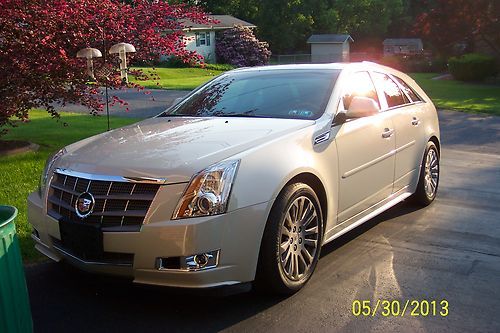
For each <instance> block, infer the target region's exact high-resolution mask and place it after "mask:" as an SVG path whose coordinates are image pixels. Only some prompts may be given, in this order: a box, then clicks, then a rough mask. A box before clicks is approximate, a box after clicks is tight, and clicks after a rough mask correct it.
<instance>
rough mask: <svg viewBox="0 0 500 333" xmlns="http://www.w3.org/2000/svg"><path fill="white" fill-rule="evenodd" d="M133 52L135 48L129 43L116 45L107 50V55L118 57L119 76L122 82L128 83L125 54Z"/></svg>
mask: <svg viewBox="0 0 500 333" xmlns="http://www.w3.org/2000/svg"><path fill="white" fill-rule="evenodd" d="M128 52H135V47H134V45H132V44H129V43H118V44H115V45H113V46H111V48H110V49H109V54H116V53H118V56H119V57H120V76H121V78H122V80H123V81H125V82H126V83H128V76H127V53H128Z"/></svg>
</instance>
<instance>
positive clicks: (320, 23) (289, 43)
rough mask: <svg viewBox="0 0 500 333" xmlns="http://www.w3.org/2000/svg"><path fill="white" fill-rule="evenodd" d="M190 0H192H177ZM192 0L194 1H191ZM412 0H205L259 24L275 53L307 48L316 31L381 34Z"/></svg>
mask: <svg viewBox="0 0 500 333" xmlns="http://www.w3.org/2000/svg"><path fill="white" fill-rule="evenodd" d="M177 1H181V2H186V1H189V0H184V1H182V0H177ZM191 1H192V0H191ZM403 1H408V0H355V1H345V0H201V1H197V3H199V4H200V5H201V6H203V7H204V8H205V9H206V10H207V11H209V12H211V13H214V14H230V15H234V16H237V17H238V18H241V19H243V20H246V21H249V22H252V23H254V24H255V25H257V33H256V34H257V37H258V38H259V39H261V40H265V41H267V42H269V45H270V47H271V49H272V51H273V52H274V53H278V54H280V53H289V52H296V51H298V50H305V49H306V48H307V44H306V40H307V38H308V37H309V36H310V35H311V34H313V33H349V34H351V35H353V36H354V37H355V39H356V40H357V39H358V38H364V37H373V36H379V37H380V36H381V35H383V34H385V33H386V31H387V28H388V27H389V25H390V24H391V23H392V21H393V20H395V19H397V18H398V17H399V16H400V15H401V13H402V12H403V9H404V6H403V5H404V4H403Z"/></svg>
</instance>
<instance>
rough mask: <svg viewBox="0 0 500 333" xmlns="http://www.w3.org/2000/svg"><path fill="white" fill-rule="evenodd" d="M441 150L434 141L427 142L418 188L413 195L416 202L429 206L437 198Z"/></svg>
mask: <svg viewBox="0 0 500 333" xmlns="http://www.w3.org/2000/svg"><path fill="white" fill-rule="evenodd" d="M439 172H440V166H439V151H438V149H437V147H436V144H435V143H434V142H432V141H429V142H428V143H427V147H426V149H425V154H424V158H423V160H422V166H421V168H420V178H419V180H418V185H417V190H416V191H415V193H414V194H413V196H412V199H413V201H414V202H416V203H418V204H420V205H422V206H427V205H429V204H430V203H431V202H432V201H434V199H435V198H436V194H437V190H438V185H439Z"/></svg>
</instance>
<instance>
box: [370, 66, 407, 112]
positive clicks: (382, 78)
mask: <svg viewBox="0 0 500 333" xmlns="http://www.w3.org/2000/svg"><path fill="white" fill-rule="evenodd" d="M374 79H375V84H376V85H377V86H378V87H379V88H380V89H381V90H382V91H383V92H384V95H385V99H386V100H387V105H388V107H390V108H392V107H394V106H398V105H403V104H406V101H405V97H404V95H403V92H402V91H401V90H399V87H398V85H397V84H396V82H394V81H393V80H392V79H391V78H390V77H389V76H387V75H385V74H382V73H374Z"/></svg>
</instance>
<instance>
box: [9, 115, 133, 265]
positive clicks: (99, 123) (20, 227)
mask: <svg viewBox="0 0 500 333" xmlns="http://www.w3.org/2000/svg"><path fill="white" fill-rule="evenodd" d="M61 116H62V120H61V121H60V122H59V123H58V122H56V121H55V120H53V119H52V118H51V117H50V116H49V115H48V114H47V112H45V111H37V110H35V111H32V112H31V113H30V119H31V121H30V122H28V123H22V124H20V125H19V127H17V128H12V129H10V132H9V133H8V134H7V135H6V136H5V137H3V138H2V139H5V140H25V141H30V142H34V143H37V144H39V145H40V149H39V150H38V151H37V152H30V153H24V154H19V155H14V156H0V175H1V183H0V203H1V204H3V205H12V206H15V207H17V208H18V210H19V215H18V218H17V220H16V225H17V232H18V234H19V239H20V243H21V252H22V255H23V258H24V260H25V262H33V261H37V260H39V259H40V258H41V256H40V255H39V254H38V253H37V251H36V250H35V249H34V248H33V242H32V240H31V237H30V234H31V228H30V227H29V225H28V222H27V216H26V208H27V205H26V198H27V197H28V194H29V193H30V192H33V191H35V190H36V189H37V187H38V181H39V179H40V174H41V173H42V170H43V167H44V165H45V161H46V160H47V158H48V156H49V154H51V153H53V152H55V151H57V150H58V149H60V148H62V147H63V146H66V145H68V144H70V143H73V142H75V141H78V140H81V139H84V138H86V137H89V136H91V135H94V134H98V133H101V132H104V131H105V130H106V118H105V117H93V116H90V115H87V114H74V113H62V114H61ZM136 121H138V119H137V118H136V119H131V118H117V117H111V121H110V123H111V127H113V128H117V127H121V126H124V125H128V124H130V123H134V122H136ZM63 122H65V123H67V126H63ZM0 144H1V142H0Z"/></svg>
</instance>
